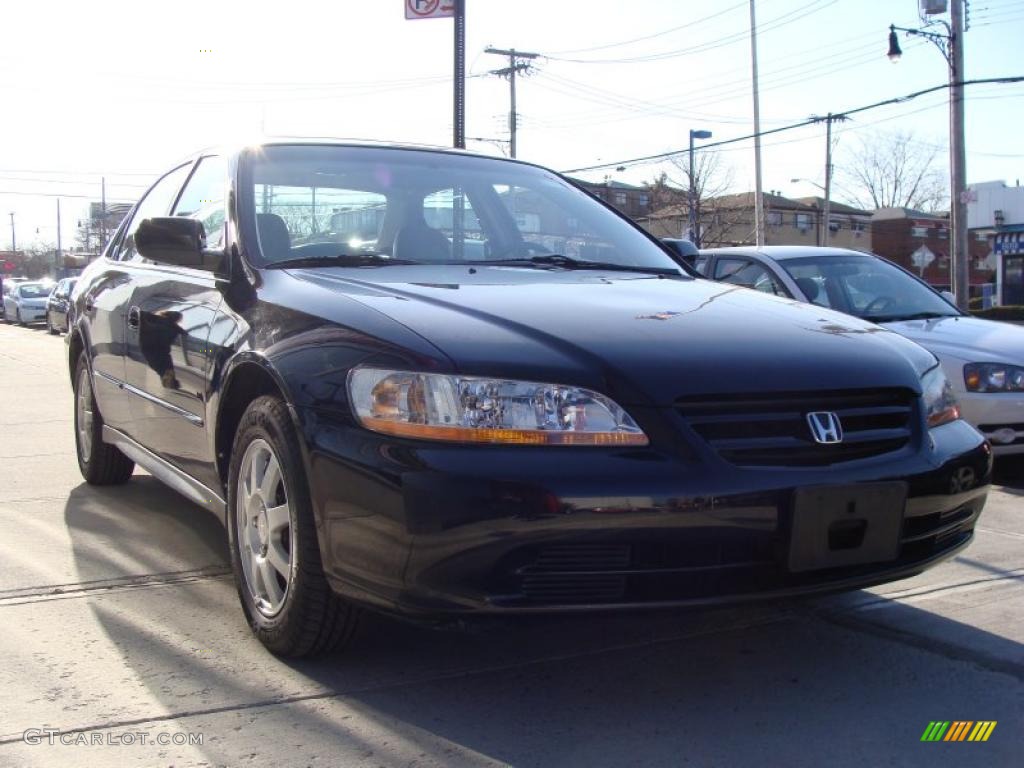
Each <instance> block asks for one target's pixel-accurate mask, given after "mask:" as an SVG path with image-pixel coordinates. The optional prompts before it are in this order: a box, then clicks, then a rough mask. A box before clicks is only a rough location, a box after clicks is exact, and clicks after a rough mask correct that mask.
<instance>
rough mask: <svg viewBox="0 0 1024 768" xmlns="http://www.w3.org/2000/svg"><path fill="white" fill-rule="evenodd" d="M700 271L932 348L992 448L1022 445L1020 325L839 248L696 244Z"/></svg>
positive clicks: (1002, 450)
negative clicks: (975, 312) (968, 307)
mask: <svg viewBox="0 0 1024 768" xmlns="http://www.w3.org/2000/svg"><path fill="white" fill-rule="evenodd" d="M696 267H697V269H698V271H700V272H701V273H702V274H703V275H705V276H706V277H710V278H711V279H713V280H719V281H722V282H727V283H735V284H737V285H743V286H745V287H747V288H754V289H755V290H759V291H764V292H766V293H774V294H777V295H780V296H788V297H790V298H793V299H797V300H798V301H803V302H809V303H812V304H817V305H819V306H822V307H829V308H831V309H836V310H839V311H840V312H846V313H847V314H851V315H856V316H857V317H861V318H864V319H865V320H870V321H872V322H875V323H878V324H879V325H882V326H884V327H886V328H889V329H891V330H893V331H896V332H897V333H899V334H901V335H902V336H906V337H907V338H908V339H911V340H913V341H916V342H917V343H918V344H920V345H921V346H922V347H924V348H925V349H927V350H929V351H930V352H932V353H933V354H934V355H935V356H936V357H937V358H938V359H939V361H940V362H941V363H942V367H943V370H944V371H945V373H946V376H947V377H948V378H949V380H950V381H951V382H952V383H953V388H954V391H955V392H956V395H957V398H958V399H959V401H960V411H961V414H962V415H963V417H964V419H966V420H967V421H968V422H969V423H971V424H973V425H974V426H975V427H977V428H978V429H979V430H980V431H981V432H982V433H983V434H984V435H985V437H987V438H988V440H989V442H991V443H992V447H993V449H994V452H995V454H996V455H997V456H999V455H1006V454H1011V453H1024V327H1022V326H1017V325H1013V324H1011V323H1002V322H995V321H992V320H981V319H979V318H976V317H972V316H970V315H966V314H964V313H962V312H961V311H960V310H958V309H957V308H956V307H955V306H953V304H952V303H951V302H950V301H949V300H948V299H947V298H946V297H945V296H944V295H943V294H940V293H939V292H937V291H936V290H934V289H933V288H932V287H931V286H929V285H928V284H927V283H925V282H924V281H923V280H920V279H919V278H918V277H916V276H915V275H913V274H911V273H910V272H908V271H906V270H905V269H903V268H902V267H899V266H898V265H896V264H893V263H892V262H890V261H887V260H885V259H883V258H880V257H878V256H875V255H873V254H870V253H863V252H861V251H851V250H846V249H844V248H813V247H807V246H795V245H794V246H788V245H770V246H764V247H761V248H755V247H739V248H715V249H709V250H703V251H701V255H700V257H699V258H698V259H697V262H696Z"/></svg>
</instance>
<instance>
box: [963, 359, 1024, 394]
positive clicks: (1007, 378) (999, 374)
mask: <svg viewBox="0 0 1024 768" xmlns="http://www.w3.org/2000/svg"><path fill="white" fill-rule="evenodd" d="M964 385H965V386H966V387H967V391H968V392H1024V368H1021V367H1020V366H1019V365H1003V364H1002V363H968V364H967V365H965V366H964Z"/></svg>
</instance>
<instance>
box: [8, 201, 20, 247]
mask: <svg viewBox="0 0 1024 768" xmlns="http://www.w3.org/2000/svg"><path fill="white" fill-rule="evenodd" d="M8 216H10V217H11V253H14V252H15V251H17V250H18V239H17V238H16V237H15V236H14V211H11V212H10V213H9V214H8Z"/></svg>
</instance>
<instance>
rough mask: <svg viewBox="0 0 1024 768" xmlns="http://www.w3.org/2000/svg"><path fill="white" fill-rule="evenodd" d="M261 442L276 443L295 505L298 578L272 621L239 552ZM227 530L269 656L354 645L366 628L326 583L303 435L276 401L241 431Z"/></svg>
mask: <svg viewBox="0 0 1024 768" xmlns="http://www.w3.org/2000/svg"><path fill="white" fill-rule="evenodd" d="M257 440H262V441H264V442H265V443H267V444H269V446H270V448H271V450H272V451H273V453H274V455H275V456H276V458H277V460H278V464H279V466H280V473H281V484H282V485H283V488H284V491H285V492H286V494H287V503H288V506H289V525H290V527H289V536H294V543H293V544H291V546H290V549H291V550H292V551H293V554H292V559H291V563H290V579H289V582H288V584H287V588H286V591H285V594H284V597H283V601H282V603H281V606H280V608H279V609H278V610H277V612H276V613H275V614H274V615H272V616H268V615H266V613H265V612H264V611H261V609H260V608H259V607H257V603H256V599H255V598H254V596H253V593H252V590H251V589H250V588H249V585H248V584H247V582H246V576H245V571H244V568H243V566H242V559H241V558H242V550H241V548H240V546H239V522H238V521H239V513H240V510H239V498H238V497H239V490H238V485H239V482H238V480H239V475H240V472H241V466H242V460H243V457H244V456H245V454H246V451H247V449H248V448H249V446H250V445H251V444H252V443H253V442H254V441H257ZM227 529H228V544H229V549H230V552H231V566H232V568H233V570H234V574H235V586H236V588H237V590H238V597H239V600H240V601H241V603H242V609H243V610H244V611H245V615H246V618H247V619H248V621H249V626H250V627H251V628H252V631H253V634H254V635H256V637H257V639H259V641H260V642H261V643H263V645H264V646H265V647H266V648H267V649H268V650H269V651H271V652H272V653H274V654H276V655H278V656H286V657H291V658H298V657H303V656H316V655H319V654H323V653H327V652H330V651H335V650H339V649H341V648H343V647H344V646H345V645H347V644H348V642H349V641H350V640H351V638H352V636H353V634H354V633H355V630H356V626H357V625H358V622H359V617H360V610H359V608H357V607H356V606H355V605H353V604H352V603H350V602H349V601H347V600H344V599H343V598H341V597H340V596H338V595H337V594H336V593H335V592H334V591H333V590H332V589H331V587H330V585H329V584H328V583H327V579H326V577H325V576H324V571H323V564H322V561H321V559H320V546H319V541H318V539H317V531H316V523H315V520H314V517H313V505H312V502H311V501H310V493H309V482H308V480H307V479H306V472H305V469H304V467H303V464H302V454H301V452H300V449H299V438H298V434H297V433H296V430H295V426H294V425H293V424H292V421H291V418H290V416H289V413H288V408H287V406H286V405H285V404H284V403H283V402H282V401H281V400H280V399H278V398H276V397H270V396H264V397H259V398H257V399H256V400H253V402H252V403H250V404H249V407H248V408H247V409H246V411H245V413H244V414H243V415H242V419H241V422H240V423H239V425H238V430H237V431H236V432H235V439H234V445H233V446H232V449H231V463H230V467H229V470H228V508H227ZM246 546H247V547H248V545H246Z"/></svg>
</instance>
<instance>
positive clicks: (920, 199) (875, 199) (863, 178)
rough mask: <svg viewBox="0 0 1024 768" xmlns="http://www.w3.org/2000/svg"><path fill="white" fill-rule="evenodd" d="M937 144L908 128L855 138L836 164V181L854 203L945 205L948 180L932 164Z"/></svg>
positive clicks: (872, 205) (924, 207)
mask: <svg viewBox="0 0 1024 768" xmlns="http://www.w3.org/2000/svg"><path fill="white" fill-rule="evenodd" d="M939 152H940V150H939V148H938V147H935V146H933V145H931V144H925V143H922V142H919V141H917V140H916V139H915V138H914V134H913V132H912V131H895V132H884V133H883V132H879V133H873V134H870V135H867V136H861V137H859V141H858V142H857V143H856V144H855V146H853V147H852V148H851V149H850V150H849V152H848V153H847V155H846V157H845V158H844V162H842V163H841V164H840V168H839V174H838V175H839V176H840V178H841V179H842V182H841V184H838V185H836V186H837V189H838V191H840V192H844V193H845V196H846V197H847V198H848V199H849V202H850V203H852V204H853V205H856V206H857V207H859V208H865V209H868V210H870V209H873V208H916V209H919V210H924V211H938V210H943V209H948V206H949V192H948V189H947V183H946V182H947V179H946V178H945V176H944V174H943V172H942V171H941V170H939V168H937V167H936V161H937V159H938V157H939Z"/></svg>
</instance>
